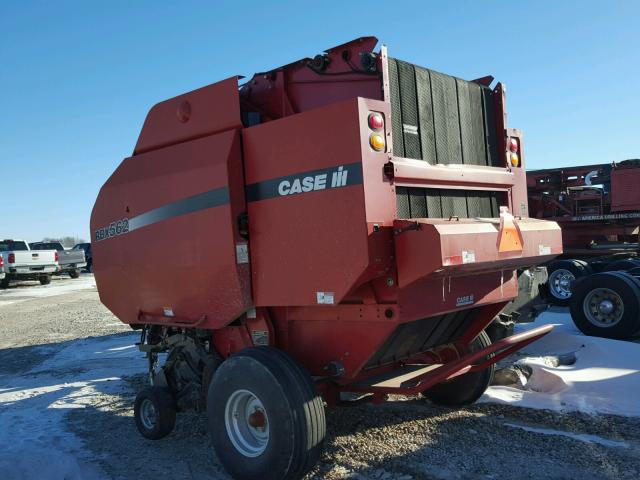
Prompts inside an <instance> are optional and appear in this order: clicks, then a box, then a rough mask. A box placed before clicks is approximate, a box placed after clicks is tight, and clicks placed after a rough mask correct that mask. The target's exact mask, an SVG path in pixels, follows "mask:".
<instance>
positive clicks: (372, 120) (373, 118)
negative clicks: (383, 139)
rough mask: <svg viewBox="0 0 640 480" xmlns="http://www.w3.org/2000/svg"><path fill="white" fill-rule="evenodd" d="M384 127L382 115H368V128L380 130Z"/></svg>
mask: <svg viewBox="0 0 640 480" xmlns="http://www.w3.org/2000/svg"><path fill="white" fill-rule="evenodd" d="M382 127H384V119H383V118H382V115H380V114H379V113H370V114H369V128H371V129H372V130H380V129H381V128H382Z"/></svg>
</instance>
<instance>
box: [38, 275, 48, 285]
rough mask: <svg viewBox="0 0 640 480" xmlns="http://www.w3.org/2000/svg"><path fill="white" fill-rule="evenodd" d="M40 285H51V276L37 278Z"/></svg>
mask: <svg viewBox="0 0 640 480" xmlns="http://www.w3.org/2000/svg"><path fill="white" fill-rule="evenodd" d="M38 280H39V281H40V285H49V284H50V283H51V275H40V276H39V277H38Z"/></svg>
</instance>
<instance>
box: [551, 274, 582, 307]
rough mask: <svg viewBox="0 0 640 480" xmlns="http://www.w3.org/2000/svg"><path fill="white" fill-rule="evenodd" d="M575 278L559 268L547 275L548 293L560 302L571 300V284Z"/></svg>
mask: <svg viewBox="0 0 640 480" xmlns="http://www.w3.org/2000/svg"><path fill="white" fill-rule="evenodd" d="M575 279H576V276H575V275H574V274H573V273H571V272H570V271H569V270H566V269H564V268H559V269H557V270H554V271H553V272H551V275H549V292H551V295H553V296H554V297H556V298H558V299H560V300H568V299H569V298H571V283H572V282H573V281H574V280H575Z"/></svg>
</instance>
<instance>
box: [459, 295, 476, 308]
mask: <svg viewBox="0 0 640 480" xmlns="http://www.w3.org/2000/svg"><path fill="white" fill-rule="evenodd" d="M465 305H473V295H465V296H463V297H458V298H456V307H464V306H465Z"/></svg>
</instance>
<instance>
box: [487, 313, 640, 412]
mask: <svg viewBox="0 0 640 480" xmlns="http://www.w3.org/2000/svg"><path fill="white" fill-rule="evenodd" d="M543 324H553V325H555V326H556V327H555V328H554V330H553V331H552V332H551V333H549V334H548V335H546V336H545V337H543V338H541V339H540V340H538V341H536V342H534V343H532V344H530V345H528V346H527V347H525V348H524V349H523V351H522V352H521V354H522V353H524V354H525V357H524V358H522V359H520V360H519V361H518V363H521V364H524V365H528V366H529V367H530V368H531V369H532V371H533V374H532V375H531V377H530V378H529V380H528V382H527V385H526V387H525V388H526V390H520V389H517V388H513V387H505V386H492V387H489V389H488V390H487V391H486V392H485V394H484V395H483V397H482V398H481V401H483V402H492V403H502V404H509V405H514V406H521V407H529V408H539V409H548V410H555V411H579V412H584V413H588V414H598V413H606V414H613V415H623V416H640V401H638V398H640V344H638V343H634V342H628V341H620V340H610V339H606V338H599V337H588V336H585V335H584V334H582V333H581V332H580V331H579V330H578V329H577V328H576V327H575V325H574V324H573V321H572V320H571V315H570V314H569V313H568V312H566V313H565V312H563V311H560V312H558V311H548V312H544V313H543V314H542V315H540V317H538V319H537V320H536V321H535V322H532V323H529V324H519V325H517V328H516V330H517V331H525V330H528V329H531V328H535V327H538V326H540V325H543ZM567 353H575V357H576V362H575V363H574V364H573V365H560V366H553V365H552V364H551V362H549V357H550V356H557V355H562V354H567Z"/></svg>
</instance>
